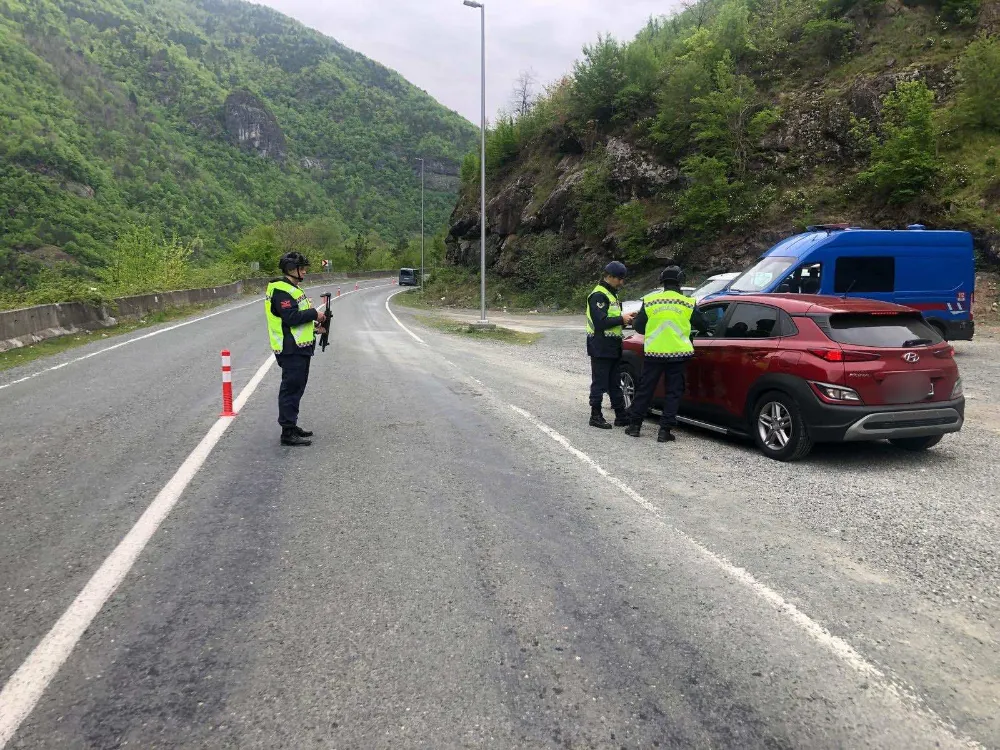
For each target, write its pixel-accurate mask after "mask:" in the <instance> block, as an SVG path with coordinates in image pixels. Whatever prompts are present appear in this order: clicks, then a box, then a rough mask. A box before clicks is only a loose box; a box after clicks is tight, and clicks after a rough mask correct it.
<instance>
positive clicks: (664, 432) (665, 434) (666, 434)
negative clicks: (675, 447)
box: [656, 427, 677, 443]
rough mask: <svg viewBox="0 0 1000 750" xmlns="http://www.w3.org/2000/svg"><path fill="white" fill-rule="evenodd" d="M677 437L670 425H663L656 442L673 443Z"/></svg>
mask: <svg viewBox="0 0 1000 750" xmlns="http://www.w3.org/2000/svg"><path fill="white" fill-rule="evenodd" d="M676 439H677V438H675V437H674V433H672V432H671V431H670V428H669V427H661V428H660V432H659V434H658V435H657V436H656V442H658V443H672V442H674V441H675V440H676Z"/></svg>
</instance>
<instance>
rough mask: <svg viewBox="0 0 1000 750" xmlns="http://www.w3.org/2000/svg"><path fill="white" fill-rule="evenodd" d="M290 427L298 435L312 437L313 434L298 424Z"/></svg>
mask: <svg viewBox="0 0 1000 750" xmlns="http://www.w3.org/2000/svg"><path fill="white" fill-rule="evenodd" d="M292 429H293V430H295V434H296V435H298V436H299V437H312V436H313V434H312V433H311V432H310V431H309V430H303V429H302V428H301V427H299V426H298V425H296V426H295V427H293V428H292Z"/></svg>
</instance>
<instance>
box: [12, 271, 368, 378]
mask: <svg viewBox="0 0 1000 750" xmlns="http://www.w3.org/2000/svg"><path fill="white" fill-rule="evenodd" d="M324 286H329V284H317V285H316V286H310V287H306V289H319V288H321V287H324ZM379 286H381V285H379ZM371 288H372V287H370V286H369V287H362V288H361V289H358V291H359V292H360V291H363V290H365V289H371ZM348 294H354V290H351V291H349V292H346V293H344V294H342V295H340V296H341V297H346V296H347V295H348ZM333 299H337V297H334V298H333ZM261 301H263V297H259V298H257V299H254V300H251V301H250V302H243V303H242V304H239V305H233V306H232V307H227V308H226V309H225V310H219V311H217V312H214V313H209V314H208V315H202V316H201V317H200V318H193V319H191V320H185V321H184V322H183V323H177V324H176V325H172V326H167V327H166V328H159V329H157V330H155V331H153V332H152V333H146V334H143V335H142V336H136V337H135V338H132V339H128V340H126V341H122V342H120V343H117V344H113V345H112V346H107V347H105V348H103V349H98V350H97V351H96V352H91V353H90V354H84V355H83V356H82V357H77V358H76V359H71V360H69V361H68V362H63V363H62V364H58V365H54V366H53V367H46V368H45V369H44V370H39V371H38V372H33V373H31V374H30V375H25V376H24V377H23V378H18V379H17V380H12V381H10V382H9V383H0V391H2V390H3V389H4V388H10V387H11V386H12V385H17V384H18V383H23V382H25V381H26V380H31V379H32V378H37V377H38V376H39V375H44V374H45V373H47V372H53V371H54V370H61V369H62V368H64V367H67V366H69V365H74V364H76V363H77V362H83V361H84V360H85V359H90V358H91V357H96V356H97V355H99V354H107V353H108V352H113V351H114V350H115V349H121V348H122V347H123V346H128V345H129V344H134V343H135V342H137V341H144V340H145V339H151V338H153V336H159V335H160V334H161V333H167V332H169V331H176V330H177V329H178V328H183V327H184V326H189V325H192V324H193V323H200V322H201V321H203V320H208V319H209V318H214V317H216V316H217V315H225V314H227V313H231V312H233V311H235V310H241V309H243V308H244V307H249V306H250V305H257V304H260V303H261Z"/></svg>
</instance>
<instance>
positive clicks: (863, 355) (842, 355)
mask: <svg viewBox="0 0 1000 750" xmlns="http://www.w3.org/2000/svg"><path fill="white" fill-rule="evenodd" d="M809 353H810V354H812V355H813V356H815V357H819V358H820V359H824V360H826V361H827V362H874V361H875V360H876V359H882V357H881V355H879V354H875V353H874V352H845V351H844V350H843V349H810V350H809Z"/></svg>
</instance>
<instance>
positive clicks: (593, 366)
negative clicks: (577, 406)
mask: <svg viewBox="0 0 1000 750" xmlns="http://www.w3.org/2000/svg"><path fill="white" fill-rule="evenodd" d="M627 275H628V269H626V268H625V264H624V263H619V262H618V261H617V260H616V261H613V262H611V263H609V264H608V265H607V266H606V267H605V269H604V278H603V279H602V280H601V282H600V283H599V284H598V285H597V286H596V287H595V288H594V291H593V292H591V293H590V297H588V298H587V354H588V356H589V357H590V375H591V380H590V426H591V427H598V428H600V429H602V430H610V429H611V424H610V423H609V422H608V421H607V420H606V419H605V418H604V414H603V413H602V411H601V405H602V403H603V402H604V394H605V393H607V394H608V395H609V396H610V397H611V406H612V407H613V408H614V410H615V425H617V426H619V427H624V426H626V425H627V424H628V415H627V413H626V411H625V397H624V395H622V372H621V365H622V337H623V334H622V326H625V325H628V324H629V323H631V322H632V319H633V318H635V313H628V314H626V315H623V314H622V304H621V301H620V300H619V299H618V290H619V289H621V287H622V284H624V283H625V277H626V276H627Z"/></svg>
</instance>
